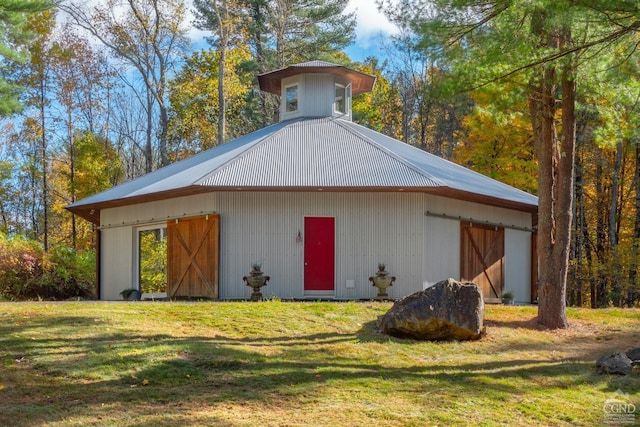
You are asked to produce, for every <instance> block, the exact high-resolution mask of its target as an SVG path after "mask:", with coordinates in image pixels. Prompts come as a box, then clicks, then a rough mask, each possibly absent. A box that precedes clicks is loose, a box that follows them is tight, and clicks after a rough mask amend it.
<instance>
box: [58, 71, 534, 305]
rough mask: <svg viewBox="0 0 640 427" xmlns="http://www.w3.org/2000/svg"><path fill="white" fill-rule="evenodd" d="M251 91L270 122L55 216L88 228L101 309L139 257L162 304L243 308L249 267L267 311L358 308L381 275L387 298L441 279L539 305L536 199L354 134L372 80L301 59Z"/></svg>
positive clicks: (138, 267)
mask: <svg viewBox="0 0 640 427" xmlns="http://www.w3.org/2000/svg"><path fill="white" fill-rule="evenodd" d="M258 79H259V83H260V87H261V89H262V90H264V91H267V92H271V93H275V94H277V95H280V99H281V111H280V117H281V121H280V122H279V123H277V124H274V125H272V126H269V127H266V128H264V129H261V130H259V131H256V132H253V133H250V134H248V135H245V136H243V137H241V138H238V139H236V140H233V141H231V142H228V143H226V144H224V145H220V146H218V147H215V148H212V149H210V150H207V151H204V152H202V153H200V154H197V155H195V156H192V157H190V158H188V159H185V160H182V161H180V162H177V163H174V164H172V165H169V166H167V167H164V168H161V169H158V170H156V171H154V172H152V173H149V174H146V175H144V176H141V177H140V178H137V179H134V180H132V181H129V182H127V183H124V184H122V185H118V186H116V187H114V188H111V189H109V190H106V191H104V192H101V193H99V194H96V195H94V196H91V197H88V198H86V199H84V200H80V201H78V202H76V203H73V204H72V205H69V206H68V207H67V209H68V210H70V211H71V212H73V213H75V214H77V215H79V216H81V217H83V218H85V219H87V220H89V221H91V222H93V223H94V224H95V225H96V226H97V230H98V235H99V239H98V254H99V256H98V260H99V261H98V264H99V268H98V282H99V285H98V288H99V297H100V299H103V300H113V299H120V295H119V294H120V292H121V291H122V290H124V289H127V288H137V289H140V288H141V286H142V287H144V286H143V283H141V282H142V280H143V279H142V278H141V277H142V276H144V274H141V273H142V270H144V269H145V268H148V264H149V262H147V261H149V260H146V259H145V258H146V257H154V259H153V262H154V263H156V264H157V261H158V260H157V258H158V257H160V258H163V259H162V260H161V261H162V262H164V263H165V264H164V265H166V272H163V274H161V276H162V277H161V278H160V279H158V281H159V283H161V282H162V281H163V280H164V282H165V283H166V285H164V286H165V289H164V292H166V293H167V295H168V296H169V297H174V298H180V297H192V298H200V297H205V298H212V299H243V298H248V297H249V295H250V294H251V288H249V287H248V286H246V284H245V283H244V282H243V279H242V278H243V276H246V275H247V273H249V271H250V270H251V266H252V264H254V263H258V264H261V266H262V271H263V272H264V273H265V274H266V275H269V276H270V277H271V279H270V281H269V282H268V284H267V286H266V287H264V288H263V289H262V292H263V294H264V296H265V297H277V298H283V299H289V298H314V299H315V298H335V299H367V298H373V297H375V296H376V294H377V289H375V288H373V287H372V286H371V282H370V281H369V277H370V276H372V275H374V274H375V272H376V271H377V269H378V264H379V263H384V264H385V265H386V269H387V271H389V272H390V273H391V274H392V275H393V276H395V277H396V281H395V283H394V285H393V286H392V287H391V288H390V289H389V291H388V292H389V294H390V296H391V297H392V298H398V297H402V296H405V295H408V294H410V293H413V292H415V291H418V290H422V289H423V288H425V287H428V286H430V285H431V284H433V283H435V282H438V281H440V280H443V279H447V278H449V277H452V278H455V279H462V280H471V281H474V282H476V283H477V284H478V285H479V286H481V288H482V290H483V294H484V297H485V299H486V300H489V301H491V299H498V298H499V297H500V296H501V294H502V292H503V291H505V290H510V291H512V292H513V293H514V294H515V300H516V301H518V302H531V301H532V300H534V299H535V289H534V286H535V285H534V284H535V275H534V271H535V259H534V247H533V245H534V241H535V239H534V238H533V233H534V228H535V221H536V220H535V218H536V214H537V206H538V199H537V198H536V197H535V196H533V195H531V194H528V193H526V192H523V191H520V190H518V189H516V188H513V187H511V186H508V185H506V184H503V183H501V182H498V181H496V180H493V179H491V178H488V177H486V176H483V175H481V174H478V173H476V172H473V171H471V170H469V169H466V168H464V167H462V166H459V165H456V164H454V163H451V162H449V161H446V160H443V159H441V158H439V157H436V156H434V155H431V154H429V153H426V152H424V151H422V150H419V149H417V148H415V147H412V146H410V145H407V144H405V143H403V142H401V141H398V140H396V139H393V138H390V137H388V136H385V135H382V134H380V133H378V132H375V131H373V130H371V129H368V128H366V127H363V126H360V125H358V124H355V123H353V122H352V121H351V100H352V96H355V95H358V94H359V93H363V92H366V91H369V90H371V89H372V88H373V85H374V83H375V78H374V77H373V76H370V75H367V74H363V73H360V72H357V71H355V70H351V69H348V68H345V67H343V66H340V65H336V64H331V63H327V62H321V61H311V62H306V63H302V64H297V65H292V66H290V67H287V68H284V69H280V70H276V71H273V72H270V73H266V74H263V75H260V76H259V78H258ZM149 236H153V237H151V239H152V240H154V241H156V242H157V243H158V244H159V245H161V246H160V249H154V250H153V251H152V254H149V253H148V248H147V246H146V243H144V244H143V241H145V239H148V238H150V237H149ZM162 245H165V246H164V249H163V247H162ZM164 268H165V267H164V266H163V267H161V268H160V269H161V270H162V269H164ZM145 280H146V279H145ZM161 284H162V283H161ZM156 285H157V283H156ZM143 290H144V289H143Z"/></svg>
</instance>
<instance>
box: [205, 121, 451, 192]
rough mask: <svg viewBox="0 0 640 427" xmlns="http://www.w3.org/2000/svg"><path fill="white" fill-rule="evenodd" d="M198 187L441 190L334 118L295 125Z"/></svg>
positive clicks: (244, 155) (409, 166) (233, 162)
mask: <svg viewBox="0 0 640 427" xmlns="http://www.w3.org/2000/svg"><path fill="white" fill-rule="evenodd" d="M266 142H267V141H265V143H263V144H259V145H256V146H254V147H253V148H252V149H251V150H247V151H246V152H244V153H243V154H242V155H240V156H239V157H238V158H236V159H235V160H234V161H232V162H230V163H229V164H227V165H225V166H224V167H222V168H220V169H218V170H216V171H213V172H212V173H211V174H209V175H208V176H206V177H204V178H203V179H202V180H201V181H200V182H199V184H201V185H207V186H223V187H226V186H237V187H336V188H339V187H346V188H351V187H437V186H440V185H441V184H440V183H439V182H438V181H437V180H434V179H432V178H431V177H430V176H428V175H426V174H423V173H420V171H418V170H416V169H415V168H413V167H412V166H411V165H409V164H407V163H405V162H403V161H401V160H400V159H396V158H394V157H393V156H391V155H390V153H388V152H387V151H386V150H385V149H384V148H382V147H380V146H377V145H376V144H373V143H371V142H370V141H367V140H364V139H363V138H361V137H360V136H359V135H357V134H356V133H353V132H350V131H349V130H348V129H345V128H344V127H342V126H340V125H339V123H338V122H337V121H336V120H334V119H328V118H322V119H308V120H303V121H300V122H296V123H291V124H290V125H289V126H287V127H286V128H284V129H282V131H281V132H278V133H277V134H274V135H273V136H272V137H271V138H269V141H268V143H266Z"/></svg>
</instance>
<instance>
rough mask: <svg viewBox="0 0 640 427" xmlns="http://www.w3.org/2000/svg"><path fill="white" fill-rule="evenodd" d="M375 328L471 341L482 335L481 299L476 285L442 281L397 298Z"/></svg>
mask: <svg viewBox="0 0 640 427" xmlns="http://www.w3.org/2000/svg"><path fill="white" fill-rule="evenodd" d="M378 330H380V331H381V332H383V333H385V334H388V335H392V336H395V337H400V338H414V339H418V340H431V341H440V340H444V341H454V340H458V341H461V340H475V339H478V338H480V337H481V336H482V335H483V334H484V330H485V328H484V300H483V299H482V293H481V291H480V289H479V288H478V286H477V285H475V284H473V283H469V282H467V283H462V282H458V281H456V280H454V279H448V280H443V281H441V282H438V283H436V284H435V285H433V286H431V287H430V288H427V289H425V290H424V291H421V292H416V293H414V294H411V295H408V296H406V297H404V298H402V299H400V300H398V301H396V302H395V303H394V304H393V306H392V307H391V308H390V309H389V311H387V313H385V314H384V315H382V316H380V317H378Z"/></svg>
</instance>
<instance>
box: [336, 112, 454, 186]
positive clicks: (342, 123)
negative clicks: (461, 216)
mask: <svg viewBox="0 0 640 427" xmlns="http://www.w3.org/2000/svg"><path fill="white" fill-rule="evenodd" d="M330 119H331V121H335V122H336V123H337V124H338V126H340V127H342V128H343V129H345V130H347V132H350V133H352V134H354V135H356V136H358V137H359V138H362V139H363V140H365V141H366V142H367V143H368V144H369V145H372V146H373V147H375V148H376V149H377V150H380V151H382V152H383V153H385V154H386V155H388V156H389V157H391V158H393V159H394V160H396V161H398V162H400V163H402V164H403V165H405V166H406V167H408V168H409V169H411V170H412V171H414V172H416V173H417V174H418V175H420V176H422V177H424V178H427V179H430V180H432V181H434V182H437V183H438V184H439V185H440V186H441V187H449V185H447V184H446V183H444V182H443V181H442V180H441V179H440V178H437V177H435V176H433V175H432V174H428V173H426V172H424V171H423V170H420V168H418V167H416V166H415V165H414V164H412V163H411V162H408V161H407V160H405V159H404V158H403V157H401V156H399V155H397V154H396V153H394V152H393V151H391V150H389V149H388V148H386V147H384V146H383V145H382V144H379V143H378V142H376V141H374V140H373V139H371V138H369V137H368V136H367V135H365V134H364V133H362V132H358V131H357V129H354V128H352V127H351V126H349V125H348V124H347V123H349V124H352V125H356V126H360V125H358V124H357V123H354V122H347V121H345V120H344V119H340V118H330ZM385 136H386V135H385ZM398 142H399V143H401V144H404V142H402V141H398ZM425 153H426V151H425Z"/></svg>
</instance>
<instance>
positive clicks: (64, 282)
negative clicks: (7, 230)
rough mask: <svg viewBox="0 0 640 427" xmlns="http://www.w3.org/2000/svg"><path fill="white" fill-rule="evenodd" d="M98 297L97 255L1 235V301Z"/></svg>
mask: <svg viewBox="0 0 640 427" xmlns="http://www.w3.org/2000/svg"><path fill="white" fill-rule="evenodd" d="M94 297H95V256H94V255H93V254H92V253H91V252H90V251H87V252H81V253H76V251H74V250H72V249H71V248H68V247H65V246H57V247H56V248H55V249H53V250H52V251H50V252H49V253H45V252H44V251H43V250H42V247H41V244H40V243H38V242H36V241H33V240H26V239H23V238H21V237H13V238H8V237H7V236H5V235H4V234H2V233H0V299H6V300H25V299H26V300H35V299H45V300H50V299H68V298H94Z"/></svg>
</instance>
